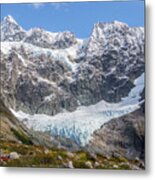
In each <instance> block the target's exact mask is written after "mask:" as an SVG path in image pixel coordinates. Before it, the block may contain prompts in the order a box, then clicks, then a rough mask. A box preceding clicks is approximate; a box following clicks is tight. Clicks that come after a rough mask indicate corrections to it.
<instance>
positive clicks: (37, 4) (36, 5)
mask: <svg viewBox="0 0 155 180" xmlns="http://www.w3.org/2000/svg"><path fill="white" fill-rule="evenodd" d="M43 5H44V4H43V3H33V4H32V6H33V7H34V8H35V9H38V8H40V7H42V6H43Z"/></svg>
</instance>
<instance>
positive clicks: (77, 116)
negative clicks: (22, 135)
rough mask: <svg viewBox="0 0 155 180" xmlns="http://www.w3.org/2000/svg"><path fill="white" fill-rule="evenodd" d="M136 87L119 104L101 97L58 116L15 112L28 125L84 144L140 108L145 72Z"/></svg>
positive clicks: (137, 81) (137, 80)
mask: <svg viewBox="0 0 155 180" xmlns="http://www.w3.org/2000/svg"><path fill="white" fill-rule="evenodd" d="M134 84H135V87H134V88H133V89H132V90H131V91H130V93H129V94H128V96H127V97H125V98H123V99H122V101H121V102H119V103H107V102H106V101H104V100H102V101H100V102H98V103H97V104H95V105H90V106H80V107H78V108H77V110H76V111H74V112H67V111H64V112H62V113H59V114H57V115H55V116H48V115H45V114H34V115H30V114H26V113H24V112H22V111H18V112H15V111H14V110H12V109H11V111H12V112H13V113H14V115H15V116H16V117H17V118H18V119H19V120H20V121H22V122H23V123H24V124H25V125H26V126H27V127H28V128H32V129H33V130H36V131H43V132H48V133H50V134H51V135H60V136H63V137H66V138H71V139H72V140H74V141H75V142H76V143H77V144H79V145H81V146H85V145H86V144H87V143H88V142H89V140H90V139H91V135H92V133H93V132H94V131H95V130H96V129H99V128H100V127H101V125H103V124H104V123H105V122H107V121H109V120H111V119H113V118H116V117H120V116H123V115H125V114H128V113H130V112H133V111H135V110H136V109H138V108H139V105H140V104H141V103H142V102H140V99H141V97H140V93H141V92H142V91H143V89H144V73H143V74H142V75H141V76H140V77H138V78H137V79H136V80H135V81H134Z"/></svg>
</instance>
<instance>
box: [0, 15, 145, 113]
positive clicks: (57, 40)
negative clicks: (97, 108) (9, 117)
mask: <svg viewBox="0 0 155 180" xmlns="http://www.w3.org/2000/svg"><path fill="white" fill-rule="evenodd" d="M1 24H2V27H1V32H2V41H3V42H2V43H1V62H0V65H1V67H3V68H2V71H1V78H2V85H1V86H2V99H3V101H4V102H5V104H7V105H8V107H11V108H13V109H14V110H17V111H18V110H22V111H25V112H27V113H30V114H34V113H44V114H48V115H55V114H57V113H59V112H62V111H63V110H64V109H66V110H68V111H74V110H75V109H76V108H77V107H78V106H79V105H90V104H95V103H97V102H99V101H101V100H103V99H104V100H106V101H108V102H119V101H120V100H121V98H122V97H125V96H127V95H128V93H129V92H130V90H131V88H133V87H134V84H133V81H134V80H135V79H136V78H137V77H138V76H140V75H141V74H142V73H143V72H144V30H143V28H140V27H139V28H132V27H129V26H128V25H126V24H124V23H121V22H116V21H115V22H112V23H98V24H96V25H95V26H94V28H93V30H92V34H91V36H90V37H89V38H88V39H87V40H86V41H83V40H78V39H76V38H75V36H74V35H73V34H72V33H71V32H62V33H51V32H47V31H45V30H42V29H39V28H35V29H31V30H30V31H28V32H27V31H25V30H23V29H22V28H21V27H20V26H19V25H18V24H17V23H16V22H15V20H13V18H11V17H6V18H5V19H4V21H2V22H1ZM10 28H11V30H12V31H11V30H10ZM17 34H20V38H16V36H17ZM22 34H24V35H22ZM10 38H11V39H10ZM8 41H9V42H8ZM21 41H22V42H21ZM51 49H52V50H51Z"/></svg>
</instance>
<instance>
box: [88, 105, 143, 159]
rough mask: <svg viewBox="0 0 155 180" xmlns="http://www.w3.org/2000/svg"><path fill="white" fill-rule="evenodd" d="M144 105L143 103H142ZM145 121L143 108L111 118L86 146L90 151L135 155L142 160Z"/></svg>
mask: <svg viewBox="0 0 155 180" xmlns="http://www.w3.org/2000/svg"><path fill="white" fill-rule="evenodd" d="M142 106H144V104H143V105H142ZM144 126H145V122H144V112H143V109H142V108H141V109H139V110H136V111H135V112H133V113H130V114H127V115H125V116H123V117H120V118H116V119H112V120H110V121H109V122H107V123H105V124H104V125H103V126H102V127H101V128H100V129H99V130H96V131H95V132H94V134H93V136H92V140H91V141H90V143H89V145H88V146H87V147H86V148H87V149H88V150H89V151H90V152H95V153H101V154H109V155H114V156H115V155H116V156H123V157H126V158H128V159H135V158H136V157H138V158H140V159H142V160H144V156H145V152H144V149H145V127H144Z"/></svg>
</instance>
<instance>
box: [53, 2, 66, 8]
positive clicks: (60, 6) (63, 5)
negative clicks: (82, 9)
mask: <svg viewBox="0 0 155 180" xmlns="http://www.w3.org/2000/svg"><path fill="white" fill-rule="evenodd" d="M51 6H52V7H54V8H55V9H56V10H60V9H61V10H62V9H63V10H67V6H68V5H67V3H60V2H59V3H55V2H53V3H51Z"/></svg>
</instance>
